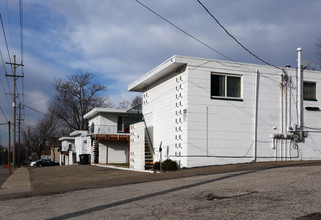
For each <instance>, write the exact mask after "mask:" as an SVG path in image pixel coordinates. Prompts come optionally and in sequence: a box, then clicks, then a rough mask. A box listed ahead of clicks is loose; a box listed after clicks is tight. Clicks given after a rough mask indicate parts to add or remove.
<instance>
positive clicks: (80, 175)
mask: <svg viewBox="0 0 321 220" xmlns="http://www.w3.org/2000/svg"><path fill="white" fill-rule="evenodd" d="M310 165H321V161H300V162H292V161H291V162H264V163H246V164H232V165H220V166H209V167H200V168H191V169H183V170H178V171H173V172H165V173H144V172H134V171H125V170H117V169H110V168H105V167H97V166H91V165H73V166H57V167H41V168H33V167H29V168H28V169H29V173H30V180H31V186H32V191H31V192H29V193H23V194H18V195H7V196H3V197H2V198H0V200H4V199H12V198H17V197H19V198H21V197H30V196H39V195H52V194H58V193H65V192H70V191H75V190H82V189H93V188H102V187H112V186H121V185H127V184H135V183H143V182H152V181H157V180H169V179H177V178H183V177H192V176H198V175H210V174H221V173H229V172H238V171H246V170H264V169H271V168H278V167H287V166H310Z"/></svg>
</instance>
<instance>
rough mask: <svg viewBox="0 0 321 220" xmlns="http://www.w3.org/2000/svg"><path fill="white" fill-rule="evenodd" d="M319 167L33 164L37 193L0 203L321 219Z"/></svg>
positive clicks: (86, 210)
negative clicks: (147, 169) (150, 168)
mask: <svg viewBox="0 0 321 220" xmlns="http://www.w3.org/2000/svg"><path fill="white" fill-rule="evenodd" d="M320 165H321V163H320V161H315V162H302V163H301V162H300V163H295V162H286V163H255V164H237V165H227V166H212V167H203V168H195V169H186V170H180V171H177V172H168V173H161V174H152V173H151V174H149V173H138V172H128V171H120V170H113V169H107V168H100V167H94V166H65V167H49V168H39V169H38V168H35V169H33V168H31V169H30V174H31V179H32V185H33V191H32V194H30V195H29V197H28V196H26V195H25V198H19V199H11V200H7V201H5V202H0V216H1V217H2V218H3V219H77V220H78V219H268V220H271V219H275V220H277V219H289V220H291V219H292V220H293V219H297V220H301V219H303V220H306V219H309V220H311V219H313V220H316V219H320V216H321V214H320V212H321V208H320V204H321V188H320V180H321V169H320V168H321V166H320ZM34 178H36V179H34ZM156 180H157V181H156ZM148 181H156V182H148ZM133 183H136V184H133ZM60 185H61V186H60ZM105 186H106V187H105ZM79 188H85V189H84V190H78V191H77V190H76V189H79ZM86 188H87V189H86ZM74 190H75V191H74ZM59 192H61V193H59ZM46 194H48V196H36V195H46ZM31 196H32V197H31ZM1 217H0V218H1Z"/></svg>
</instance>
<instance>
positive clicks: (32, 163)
mask: <svg viewBox="0 0 321 220" xmlns="http://www.w3.org/2000/svg"><path fill="white" fill-rule="evenodd" d="M37 161H38V160H35V161H32V162H31V163H30V166H31V167H33V165H35V163H36V162H37Z"/></svg>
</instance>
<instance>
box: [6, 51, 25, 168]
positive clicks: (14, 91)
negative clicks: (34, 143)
mask: <svg viewBox="0 0 321 220" xmlns="http://www.w3.org/2000/svg"><path fill="white" fill-rule="evenodd" d="M6 64H10V65H12V66H13V75H8V74H6V76H9V77H13V94H12V95H13V147H12V148H13V149H12V163H13V167H16V159H15V156H16V147H15V145H16V98H17V94H16V80H17V79H18V78H19V77H23V76H17V75H16V69H17V68H18V67H19V66H23V64H22V63H21V64H18V63H16V55H14V56H13V63H10V62H6ZM18 95H19V94H18Z"/></svg>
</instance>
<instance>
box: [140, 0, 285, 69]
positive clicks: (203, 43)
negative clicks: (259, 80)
mask: <svg viewBox="0 0 321 220" xmlns="http://www.w3.org/2000/svg"><path fill="white" fill-rule="evenodd" d="M135 1H136V2H137V3H139V4H140V5H142V6H143V7H144V8H146V9H147V10H149V11H150V12H152V13H153V14H155V15H156V16H158V17H159V18H161V19H163V20H164V21H166V22H167V23H168V24H170V25H172V26H173V27H175V28H176V29H178V30H179V31H181V32H183V33H184V34H186V35H188V36H189V37H191V38H193V39H194V40H196V41H197V42H199V43H201V44H202V45H204V46H205V47H207V48H209V49H210V50H212V51H214V52H216V53H218V54H219V55H221V56H223V57H225V58H226V59H228V60H230V61H232V62H235V63H237V64H239V65H240V66H241V67H242V68H243V69H246V70H249V71H251V72H252V71H253V70H252V69H250V68H248V67H246V66H245V65H244V64H242V63H239V62H237V61H235V60H233V59H232V58H230V57H228V56H226V55H225V54H223V53H221V52H219V51H218V50H216V49H215V48H213V47H211V46H209V45H208V44H206V43H205V42H203V41H201V40H199V39H198V38H196V37H195V36H193V35H192V34H190V33H188V32H187V31H185V30H183V29H182V28H180V27H178V26H177V25H175V24H174V23H173V22H171V21H169V20H168V19H166V18H165V17H163V16H161V15H160V14H158V13H157V12H156V11H154V10H153V9H151V8H149V7H148V6H146V5H144V4H143V3H141V2H140V1H139V0H135ZM274 67H276V66H274ZM276 68H278V69H281V68H279V67H276ZM281 70H282V69H281Z"/></svg>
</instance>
